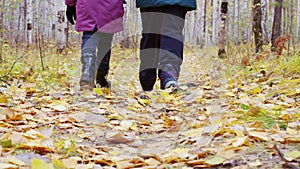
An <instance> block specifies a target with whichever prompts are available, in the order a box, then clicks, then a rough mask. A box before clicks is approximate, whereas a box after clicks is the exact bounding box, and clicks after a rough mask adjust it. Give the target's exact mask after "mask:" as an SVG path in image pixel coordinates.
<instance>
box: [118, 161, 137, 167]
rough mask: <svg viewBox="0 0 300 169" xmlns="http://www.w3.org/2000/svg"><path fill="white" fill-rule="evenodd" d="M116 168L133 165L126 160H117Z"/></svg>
mask: <svg viewBox="0 0 300 169" xmlns="http://www.w3.org/2000/svg"><path fill="white" fill-rule="evenodd" d="M116 165H117V168H118V169H127V168H133V167H134V165H133V164H132V163H130V162H128V161H118V162H116Z"/></svg>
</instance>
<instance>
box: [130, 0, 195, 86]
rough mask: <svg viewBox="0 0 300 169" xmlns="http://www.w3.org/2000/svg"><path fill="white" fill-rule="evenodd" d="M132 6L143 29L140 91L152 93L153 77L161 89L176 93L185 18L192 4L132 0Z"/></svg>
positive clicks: (179, 0)
mask: <svg viewBox="0 0 300 169" xmlns="http://www.w3.org/2000/svg"><path fill="white" fill-rule="evenodd" d="M136 6H137V7H138V8H140V12H141V17H142V27H143V30H142V39H141V44H140V49H141V50H140V62H141V63H140V72H139V79H140V83H141V86H142V88H143V91H151V90H153V86H154V84H155V82H156V79H157V73H158V77H159V79H160V87H161V89H167V88H170V87H173V88H174V89H177V88H178V78H179V74H180V70H181V69H180V67H181V65H182V61H183V47H184V44H183V33H182V31H183V28H184V22H185V16H186V13H187V12H188V11H190V10H195V9H196V7H197V5H196V0H136Z"/></svg>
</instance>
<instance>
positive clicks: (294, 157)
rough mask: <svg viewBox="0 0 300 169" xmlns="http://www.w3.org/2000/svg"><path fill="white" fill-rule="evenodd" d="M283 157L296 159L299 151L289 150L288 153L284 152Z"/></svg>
mask: <svg viewBox="0 0 300 169" xmlns="http://www.w3.org/2000/svg"><path fill="white" fill-rule="evenodd" d="M284 157H285V158H286V159H287V160H288V161H293V160H296V159H297V158H298V157H300V151H298V150H294V151H290V152H288V153H285V154H284Z"/></svg>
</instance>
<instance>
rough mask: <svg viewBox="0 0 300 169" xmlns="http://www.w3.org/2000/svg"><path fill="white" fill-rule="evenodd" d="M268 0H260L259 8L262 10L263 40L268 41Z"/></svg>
mask: <svg viewBox="0 0 300 169" xmlns="http://www.w3.org/2000/svg"><path fill="white" fill-rule="evenodd" d="M268 1H269V0H261V10H262V23H261V26H262V32H263V42H264V43H267V42H269V36H268V35H269V31H268Z"/></svg>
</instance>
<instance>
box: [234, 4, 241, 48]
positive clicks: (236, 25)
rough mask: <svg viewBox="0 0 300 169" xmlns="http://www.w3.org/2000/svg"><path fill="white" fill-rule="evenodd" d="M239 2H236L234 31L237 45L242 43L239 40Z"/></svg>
mask: <svg viewBox="0 0 300 169" xmlns="http://www.w3.org/2000/svg"><path fill="white" fill-rule="evenodd" d="M239 6H240V5H239V0H235V1H234V29H233V31H234V32H233V33H234V34H233V37H234V41H235V43H236V44H239V43H240V40H239V31H240V30H239Z"/></svg>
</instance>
